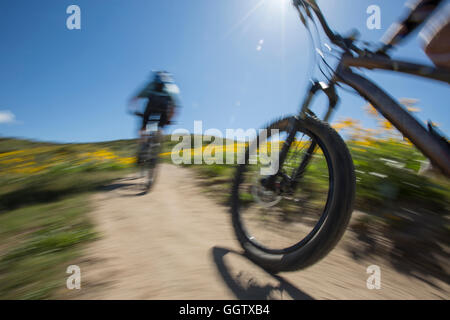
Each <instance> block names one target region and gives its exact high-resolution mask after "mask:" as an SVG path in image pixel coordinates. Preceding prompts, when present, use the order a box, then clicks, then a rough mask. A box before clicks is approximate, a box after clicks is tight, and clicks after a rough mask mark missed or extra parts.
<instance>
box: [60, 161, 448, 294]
mask: <svg viewBox="0 0 450 320" xmlns="http://www.w3.org/2000/svg"><path fill="white" fill-rule="evenodd" d="M134 184H135V180H133V179H131V178H127V179H123V180H121V181H118V182H116V183H114V184H113V185H111V186H109V187H108V190H105V191H104V192H102V193H100V194H98V195H96V196H95V199H94V201H95V205H96V208H95V210H94V211H93V212H92V218H93V220H94V222H95V223H96V224H97V230H98V231H99V232H100V234H101V236H102V237H101V239H100V240H98V241H96V242H93V243H92V244H91V245H90V247H89V248H88V250H87V252H86V255H85V257H84V258H83V259H81V260H80V261H79V262H78V264H79V266H80V268H81V272H82V280H81V281H82V284H81V285H82V288H81V290H73V291H70V292H66V293H65V294H66V295H67V298H74V299H236V298H238V299H292V298H294V299H412V298H419V299H436V298H437V299H448V298H449V285H448V284H445V283H441V282H436V281H434V282H426V281H421V280H418V279H417V278H415V277H408V276H406V275H404V274H402V273H398V272H396V271H395V270H393V269H392V268H391V267H390V266H389V265H387V264H385V263H384V262H383V261H356V260H354V259H353V258H352V257H351V256H350V254H349V253H348V251H347V250H346V247H345V246H346V245H348V243H349V241H352V235H351V232H347V234H346V236H345V238H344V240H343V241H341V243H340V244H339V245H338V247H337V248H336V249H335V250H333V251H332V252H331V253H330V254H329V255H328V256H327V257H326V258H325V259H324V260H322V261H321V262H319V263H318V264H316V265H314V266H312V267H310V268H309V269H307V270H303V271H298V272H293V273H283V274H281V275H278V276H273V275H270V274H268V273H266V272H265V271H263V270H262V269H260V268H259V267H258V266H256V265H254V264H253V263H252V262H250V261H248V260H247V259H246V258H245V257H243V256H242V255H241V249H240V247H239V246H238V244H237V241H236V240H235V238H234V234H233V231H232V229H231V225H230V221H229V214H228V212H227V208H225V207H222V206H220V205H218V204H217V203H216V202H215V201H214V200H213V199H210V198H209V197H208V196H206V195H205V193H204V189H202V187H199V186H198V185H197V183H196V179H195V178H194V175H193V173H192V172H191V171H189V170H188V169H183V168H179V167H175V166H172V165H168V164H163V165H161V166H160V170H159V176H158V181H157V183H156V185H155V186H154V189H153V190H152V191H151V192H150V193H149V194H147V195H144V196H139V195H136V193H137V190H136V189H133V185H134ZM371 264H377V265H379V266H380V267H381V286H382V287H381V289H380V290H368V289H367V287H366V280H367V278H368V276H369V275H368V274H367V273H366V268H367V267H368V266H369V265H371Z"/></svg>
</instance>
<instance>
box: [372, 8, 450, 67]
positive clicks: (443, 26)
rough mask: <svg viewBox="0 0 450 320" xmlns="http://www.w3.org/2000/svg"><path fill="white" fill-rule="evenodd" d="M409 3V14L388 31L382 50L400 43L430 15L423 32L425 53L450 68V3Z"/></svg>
mask: <svg viewBox="0 0 450 320" xmlns="http://www.w3.org/2000/svg"><path fill="white" fill-rule="evenodd" d="M406 7H408V9H409V10H408V13H407V15H406V16H405V17H404V19H402V20H401V21H400V22H398V23H395V24H393V25H392V26H391V27H390V28H389V30H388V31H387V32H386V34H385V35H384V37H383V39H382V41H383V43H384V46H383V48H381V49H380V50H379V53H383V52H384V51H385V50H387V49H389V48H391V47H392V46H394V45H397V44H398V43H399V42H400V41H401V40H403V39H404V38H406V37H407V36H408V35H409V34H411V33H412V32H413V31H414V30H416V29H417V27H419V26H420V25H422V24H423V23H424V22H425V21H426V20H427V19H428V18H430V19H429V20H428V22H427V23H426V25H425V27H424V29H423V31H422V32H421V33H420V36H421V38H422V39H423V42H424V49H425V53H426V54H427V55H428V57H429V58H430V59H431V61H433V63H434V64H435V65H436V66H438V67H441V68H446V69H450V3H449V2H447V1H446V0H416V1H413V2H412V3H411V2H408V3H407V5H406ZM438 7H439V10H438Z"/></svg>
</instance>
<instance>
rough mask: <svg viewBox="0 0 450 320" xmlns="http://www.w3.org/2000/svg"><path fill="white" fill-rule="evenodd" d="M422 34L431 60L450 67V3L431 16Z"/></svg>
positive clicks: (438, 64)
mask: <svg viewBox="0 0 450 320" xmlns="http://www.w3.org/2000/svg"><path fill="white" fill-rule="evenodd" d="M420 36H421V38H422V39H423V41H424V49H425V53H426V54H427V55H428V57H429V58H430V59H431V61H433V63H434V64H435V65H436V66H438V67H441V68H447V69H450V3H449V4H446V5H445V6H444V8H442V9H441V10H439V12H438V13H436V14H435V15H433V16H432V17H430V20H429V22H428V23H427V24H426V25H425V28H424V30H423V31H422V32H421V33H420Z"/></svg>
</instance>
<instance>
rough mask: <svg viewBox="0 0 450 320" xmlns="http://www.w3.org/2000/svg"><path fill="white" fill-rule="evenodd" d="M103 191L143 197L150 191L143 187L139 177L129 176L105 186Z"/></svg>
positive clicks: (124, 195)
mask: <svg viewBox="0 0 450 320" xmlns="http://www.w3.org/2000/svg"><path fill="white" fill-rule="evenodd" d="M101 190H102V191H106V192H114V193H116V194H117V195H119V196H120V197H141V196H145V195H146V194H147V193H148V192H147V191H145V190H144V188H143V187H142V183H141V181H140V179H139V177H127V178H123V179H120V180H117V181H115V182H114V183H111V184H109V185H106V186H103V187H102V188H101Z"/></svg>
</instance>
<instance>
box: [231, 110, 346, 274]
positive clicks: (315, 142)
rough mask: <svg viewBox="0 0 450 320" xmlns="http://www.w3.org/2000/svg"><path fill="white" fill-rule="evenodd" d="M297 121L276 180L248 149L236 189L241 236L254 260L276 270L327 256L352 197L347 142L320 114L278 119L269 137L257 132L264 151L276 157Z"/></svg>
mask: <svg viewBox="0 0 450 320" xmlns="http://www.w3.org/2000/svg"><path fill="white" fill-rule="evenodd" d="M292 122H295V123H296V124H295V129H294V130H295V137H294V139H293V142H292V143H291V144H290V146H289V148H288V152H287V155H286V159H285V161H284V162H283V163H282V165H280V168H278V169H277V171H276V173H275V174H274V175H273V176H272V180H269V177H270V176H264V175H263V170H261V169H262V167H263V166H262V165H261V161H256V162H257V163H256V164H249V157H250V153H249V150H248V149H247V152H246V159H245V160H246V161H245V164H242V165H239V166H238V168H237V171H236V176H235V180H234V184H233V190H232V221H233V227H234V230H235V233H236V236H237V239H238V240H239V242H240V244H241V245H242V247H243V248H244V250H245V251H246V254H247V255H248V256H249V258H251V259H252V260H254V261H255V262H257V263H258V264H259V265H261V266H262V267H264V268H266V269H268V270H269V271H272V272H280V271H292V270H297V269H300V268H305V267H307V266H310V265H312V264H313V263H315V262H317V261H318V260H319V259H321V258H322V257H324V256H325V255H326V254H327V253H328V252H329V251H330V250H331V249H332V248H333V247H334V246H335V244H336V243H337V242H338V241H339V239H340V238H341V237H342V235H343V233H344V231H345V229H346V226H347V224H348V221H349V219H350V216H351V212H352V206H353V201H354V194H355V174H354V168H353V162H352V159H351V156H350V153H349V151H348V148H347V146H346V145H345V143H344V141H343V140H342V138H341V137H340V136H339V135H338V133H337V132H336V131H335V130H333V129H332V128H331V127H330V126H329V125H327V124H326V123H323V122H321V121H320V120H318V119H316V118H306V119H304V120H299V119H296V118H292V117H290V118H284V119H281V120H278V121H275V122H274V123H273V124H272V125H270V126H269V127H268V130H267V138H265V137H258V147H259V151H260V153H261V150H263V149H264V150H266V148H267V149H271V150H272V155H271V158H272V159H274V158H273V157H272V156H273V153H274V152H278V153H280V151H281V150H282V149H283V147H284V145H285V144H286V143H287V142H286V141H288V136H289V135H290V132H291V130H293V129H291V125H292ZM274 130H275V131H274ZM273 132H277V134H276V135H274V133H273ZM291 137H292V135H291ZM264 139H265V140H264ZM274 145H278V148H276V147H274ZM267 181H272V182H271V184H270V186H268V185H267Z"/></svg>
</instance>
